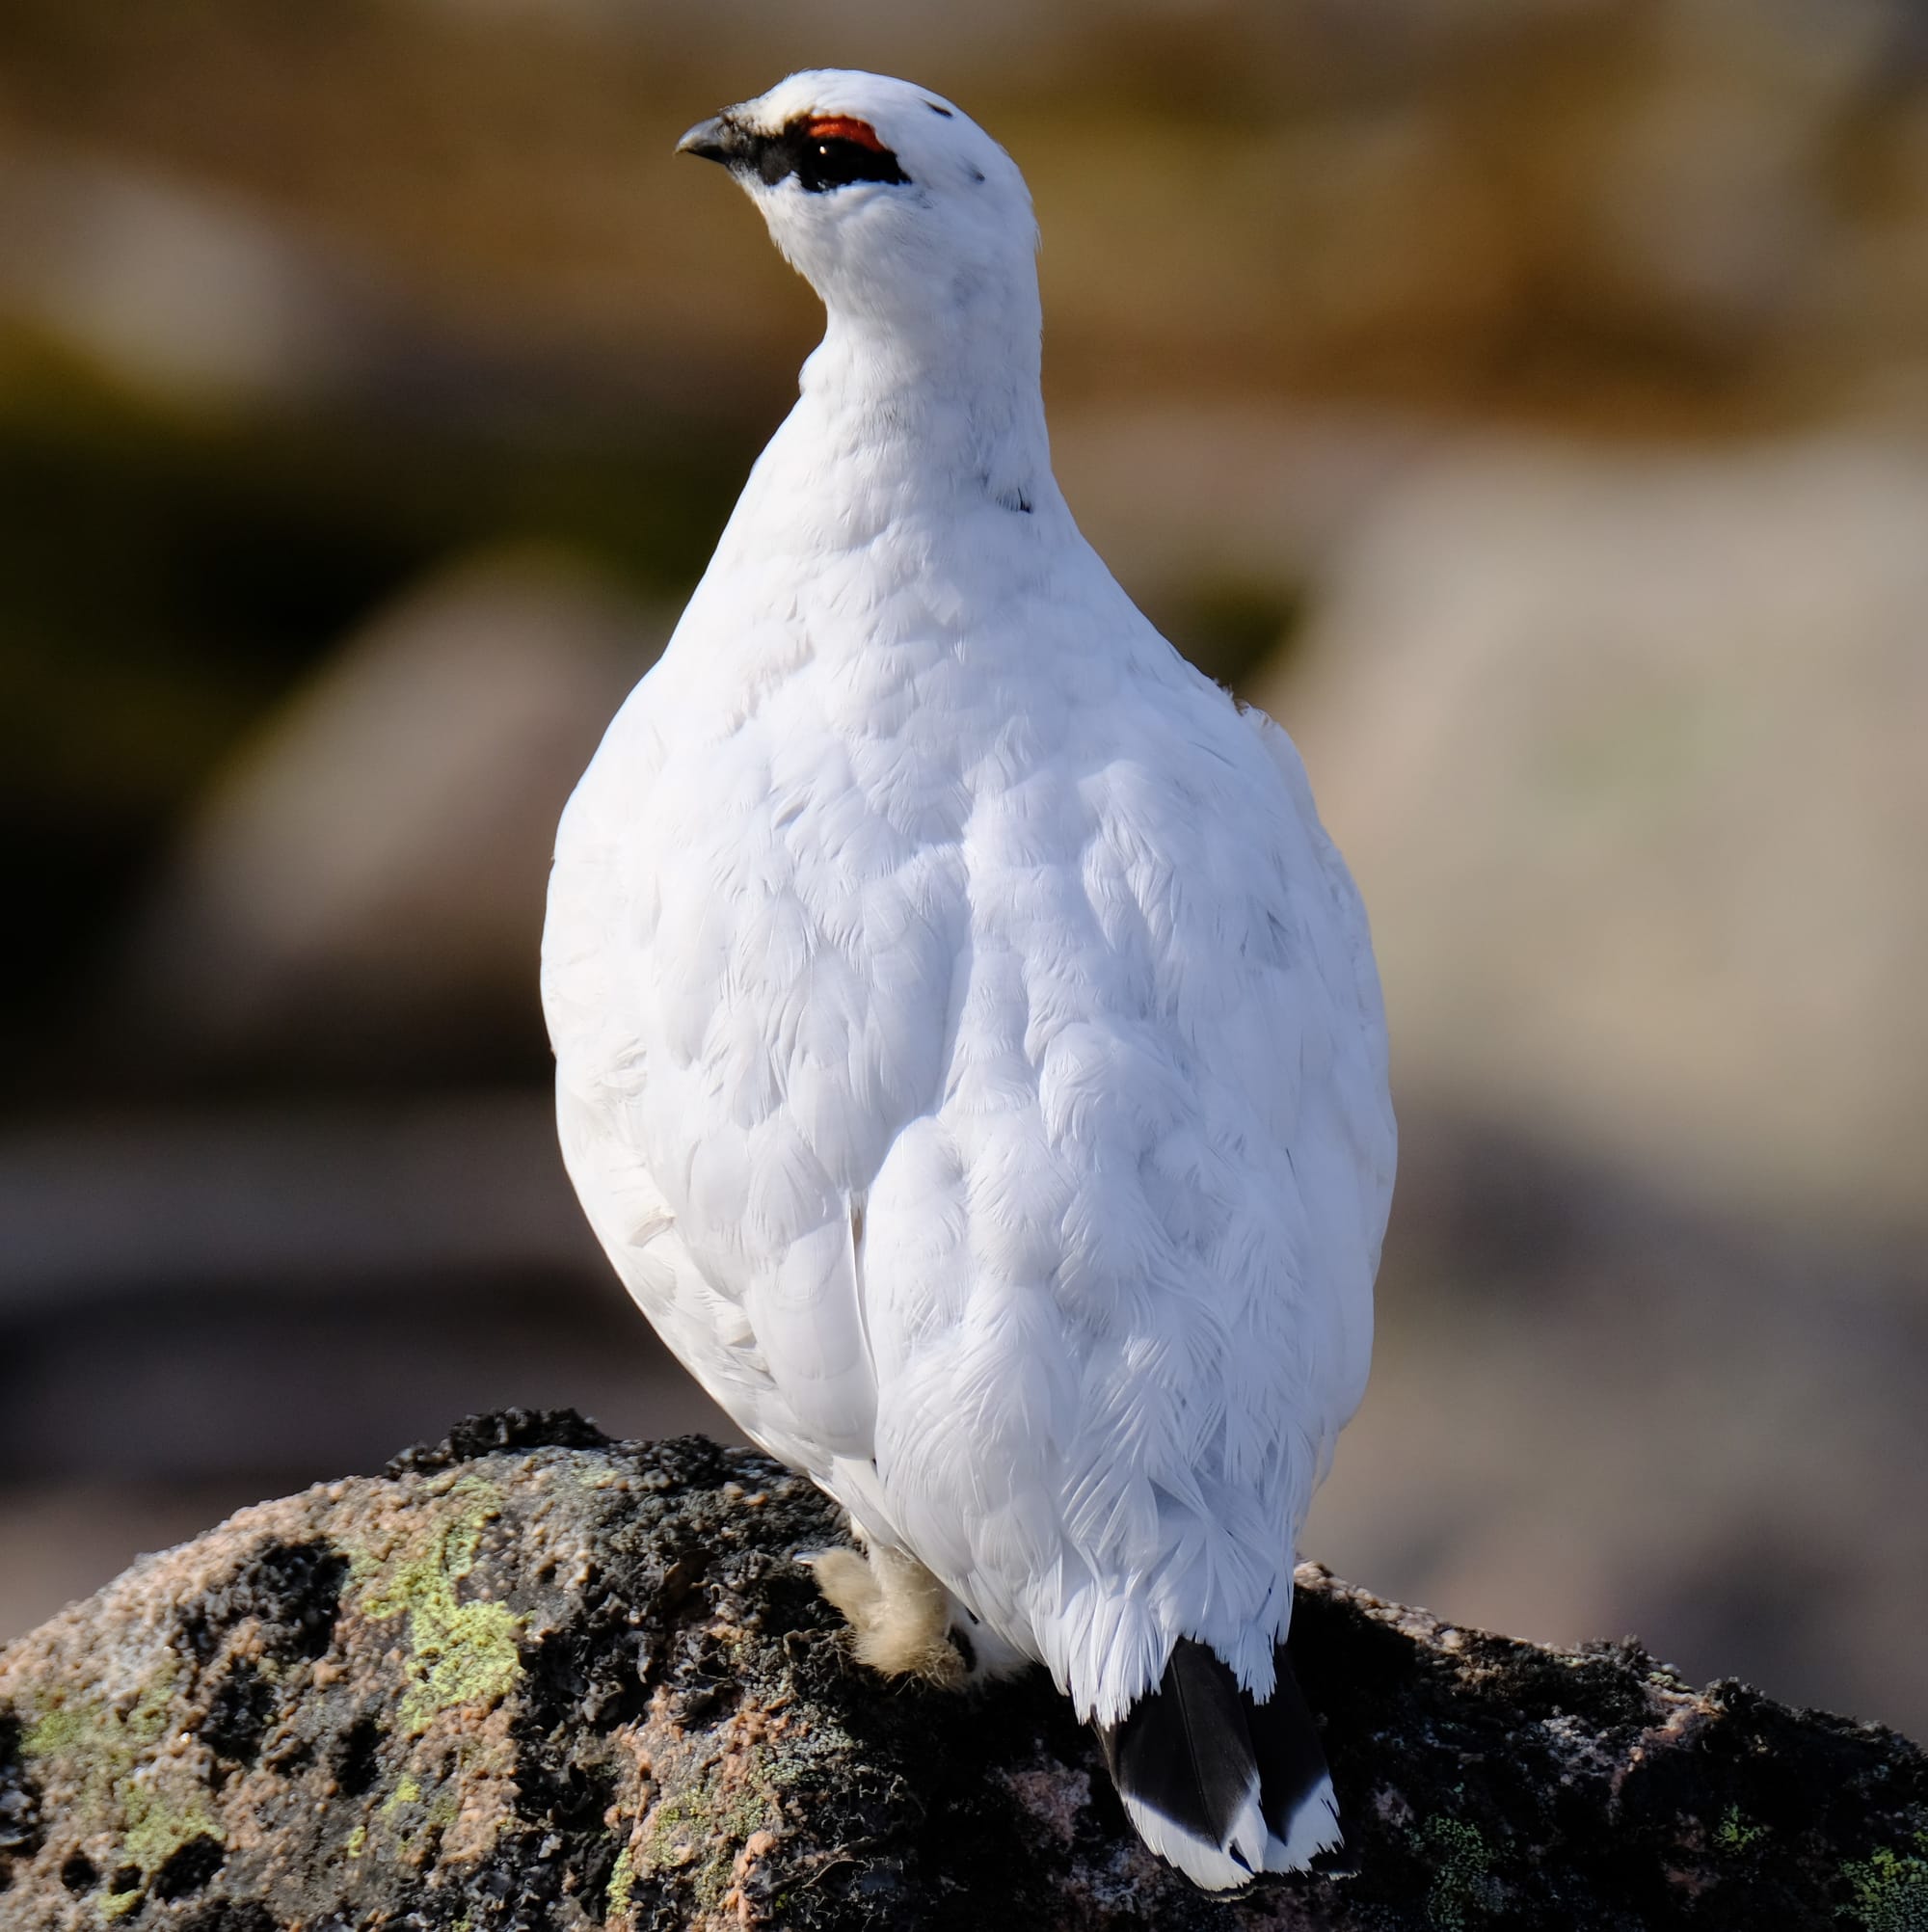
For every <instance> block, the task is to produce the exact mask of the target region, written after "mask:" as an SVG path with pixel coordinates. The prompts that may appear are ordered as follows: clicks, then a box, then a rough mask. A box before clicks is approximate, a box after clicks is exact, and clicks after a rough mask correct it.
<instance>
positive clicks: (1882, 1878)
mask: <svg viewBox="0 0 1928 1932" xmlns="http://www.w3.org/2000/svg"><path fill="white" fill-rule="evenodd" d="M1915 1845H1916V1847H1917V1848H1918V1849H1919V1850H1920V1851H1923V1852H1928V1833H1917V1834H1916V1836H1915ZM1841 1876H1842V1877H1843V1878H1845V1879H1846V1880H1847V1882H1848V1885H1849V1888H1850V1889H1851V1890H1852V1892H1853V1893H1854V1901H1855V1902H1854V1905H1853V1907H1852V1908H1851V1909H1852V1910H1853V1912H1854V1914H1855V1916H1856V1917H1857V1918H1858V1919H1860V1920H1861V1924H1862V1925H1864V1926H1865V1927H1866V1928H1867V1932H1928V1858H1920V1857H1917V1856H1915V1853H1912V1852H1897V1851H1894V1850H1892V1849H1890V1848H1888V1847H1886V1846H1884V1847H1883V1848H1881V1849H1880V1850H1877V1851H1876V1852H1874V1853H1873V1854H1872V1855H1871V1856H1869V1857H1868V1858H1865V1859H1861V1860H1858V1861H1854V1862H1851V1863H1850V1864H1847V1865H1843V1866H1842V1867H1841Z"/></svg>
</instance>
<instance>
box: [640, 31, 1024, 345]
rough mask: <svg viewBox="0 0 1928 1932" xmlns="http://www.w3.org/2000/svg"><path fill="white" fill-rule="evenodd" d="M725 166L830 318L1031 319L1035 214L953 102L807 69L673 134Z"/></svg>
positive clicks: (913, 324)
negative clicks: (706, 119) (678, 134)
mask: <svg viewBox="0 0 1928 1932" xmlns="http://www.w3.org/2000/svg"><path fill="white" fill-rule="evenodd" d="M677 147H678V150H679V151H680V152H682V153H685V154H696V155H700V156H701V157H702V158H703V159H705V160H707V161H717V162H720V163H722V164H723V166H725V167H726V168H728V169H729V170H730V172H731V173H732V174H734V175H735V176H736V180H737V182H738V183H739V184H740V185H741V186H742V187H743V188H744V190H745V191H746V192H747V193H748V194H749V196H750V199H751V200H752V201H755V202H756V204H757V206H758V207H759V208H760V209H761V210H762V212H763V220H764V221H765V222H766V223H767V224H768V225H769V230H770V234H771V237H772V238H773V239H774V240H775V242H776V245H777V247H778V248H779V249H781V250H782V251H783V253H784V255H785V256H786V257H787V258H788V259H789V261H790V263H791V265H792V266H793V267H794V268H795V269H796V270H797V271H798V272H799V273H800V274H801V275H802V276H803V277H804V279H805V280H806V281H807V282H810V284H811V286H812V287H813V288H815V289H816V290H817V293H818V294H819V295H820V296H821V297H822V298H823V301H824V305H825V307H826V308H827V309H829V310H830V312H831V315H832V317H833V319H837V320H844V321H847V322H852V323H856V324H858V325H860V326H861V325H864V324H870V325H882V326H883V327H884V328H885V329H887V330H890V331H892V332H893V333H897V334H914V335H924V334H926V333H927V332H929V331H930V330H932V329H938V330H942V331H954V330H959V329H963V330H967V331H968V330H970V329H973V328H979V327H983V326H985V325H988V324H991V323H993V322H994V321H996V320H1003V321H1004V322H1006V323H1009V322H1012V321H1016V322H1018V323H1019V324H1020V325H1021V326H1022V325H1024V324H1026V323H1027V322H1028V321H1029V326H1030V327H1031V329H1032V330H1034V328H1035V323H1034V321H1030V318H1032V317H1034V315H1035V310H1036V303H1037V277H1036V268H1035V263H1034V259H1033V257H1034V255H1035V253H1036V249H1037V227H1036V223H1035V222H1034V220H1033V219H1032V216H1031V196H1030V194H1029V193H1028V192H1027V190H1026V188H1025V184H1024V177H1023V175H1021V174H1019V173H1018V171H1017V167H1016V164H1015V163H1014V162H1013V161H1012V160H1011V158H1010V156H1009V155H1008V154H1006V153H1005V152H1004V149H1003V148H1000V147H999V146H998V144H997V143H996V142H995V141H993V140H992V139H991V137H990V136H989V135H988V134H986V133H985V132H984V131H983V129H982V128H980V127H979V126H978V125H977V122H976V121H971V120H970V119H969V118H968V117H966V116H965V115H964V114H963V113H961V112H960V111H959V110H958V109H957V108H955V107H953V106H952V105H951V102H949V101H948V100H946V99H944V98H943V97H942V96H941V95H939V94H932V93H931V92H930V91H929V90H928V89H927V88H921V87H913V86H912V85H911V84H910V83H909V82H908V81H900V80H891V79H889V78H887V77H886V76H884V75H882V74H869V73H857V72H851V71H847V70H844V69H839V68H817V69H814V70H812V71H809V72H805V73H797V74H791V75H790V78H789V79H788V80H785V81H780V82H778V84H777V85H776V86H775V87H773V88H772V89H770V91H769V92H768V93H767V94H761V95H759V96H758V98H757V99H755V100H747V101H744V102H743V103H741V105H739V106H736V107H731V108H726V109H724V111H723V112H722V113H721V114H719V115H717V116H716V117H715V118H714V119H713V120H710V121H702V122H700V123H699V124H698V125H697V126H695V127H692V128H691V129H690V130H689V132H688V133H687V134H685V135H684V136H683V139H682V140H681V141H680V142H679V143H678V144H677Z"/></svg>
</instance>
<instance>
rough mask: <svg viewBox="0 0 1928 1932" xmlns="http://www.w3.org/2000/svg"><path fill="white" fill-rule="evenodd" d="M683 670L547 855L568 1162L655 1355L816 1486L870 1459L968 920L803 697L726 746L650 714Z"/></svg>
mask: <svg viewBox="0 0 1928 1932" xmlns="http://www.w3.org/2000/svg"><path fill="white" fill-rule="evenodd" d="M693 655H694V654H691V653H684V654H683V657H682V658H681V659H680V660H679V659H675V658H673V657H671V656H666V657H665V659H664V661H663V665H662V666H660V667H659V668H658V670H657V671H656V672H654V673H652V676H651V679H649V680H645V686H644V687H642V688H639V690H638V693H637V694H636V696H635V697H634V698H633V699H632V700H631V703H630V705H629V707H626V710H625V712H624V713H623V714H619V717H618V719H617V721H616V723H615V724H614V725H613V726H612V727H611V731H610V735H609V738H607V739H606V740H605V742H604V746H603V750H602V751H601V752H599V754H598V756H597V759H596V761H595V762H594V763H593V764H592V765H591V767H590V770H589V772H588V773H587V774H585V777H584V780H583V783H582V785H581V786H580V787H579V788H578V791H577V793H576V797H575V798H574V799H573V800H572V802H571V805H570V809H569V812H568V814H567V815H566V817H565V819H564V823H563V827H562V831H561V833H560V835H559V838H558V846H557V860H556V867H555V872H554V873H553V875H552V879H551V886H550V896H549V929H548V934H547V936H546V942H545V997H546V1005H547V1007H548V1011H549V1025H550V1033H551V1039H552V1042H553V1044H554V1046H555V1050H556V1056H557V1063H558V1081H559V1087H560V1090H561V1105H560V1111H561V1114H562V1118H563V1140H564V1148H565V1154H566V1155H567V1157H568V1159H569V1165H570V1170H571V1174H572V1178H574V1179H575V1181H576V1187H577V1191H578V1193H579V1194H581V1195H582V1197H583V1201H584V1205H585V1208H586V1209H587V1211H588V1214H589V1217H590V1220H591V1221H592V1223H593V1224H594V1225H595V1226H596V1228H597V1231H598V1233H599V1234H600V1235H601V1236H602V1238H603V1244H604V1246H605V1248H608V1250H609V1253H610V1255H611V1258H612V1259H613V1260H614V1261H615V1263H616V1267H617V1269H618V1272H619V1273H620V1274H621V1275H623V1277H624V1279H625V1281H626V1282H627V1283H628V1285H629V1288H630V1291H631V1293H632V1294H633V1295H634V1296H635V1297H636V1299H637V1301H639V1302H640V1303H641V1304H642V1305H643V1307H644V1309H645V1311H646V1312H647V1313H648V1314H649V1315H650V1316H651V1319H652V1320H653V1321H654V1322H655V1323H656V1327H657V1328H658V1329H659V1330H661V1332H662V1333H663V1334H664V1336H665V1339H667V1340H668V1341H669V1342H670V1344H671V1346H672V1347H673V1348H675V1349H676V1351H677V1353H678V1354H679V1355H681V1356H682V1357H683V1360H684V1361H685V1363H686V1364H687V1365H688V1366H689V1367H690V1368H691V1369H692V1370H693V1372H694V1373H695V1374H696V1375H697V1377H698V1379H699V1380H700V1381H702V1382H704V1384H705V1386H706V1387H708V1388H709V1389H710V1392H711V1394H713V1395H714V1396H716V1398H717V1399H718V1400H719V1401H720V1402H721V1403H722V1404H723V1405H724V1406H725V1407H726V1408H727V1409H729V1410H730V1412H731V1413H732V1414H733V1415H734V1416H735V1417H736V1420H737V1421H738V1422H739V1423H740V1424H741V1425H742V1426H743V1427H744V1428H745V1429H746V1430H747V1431H748V1432H749V1433H750V1434H751V1435H752V1436H755V1437H756V1438H757V1439H758V1440H759V1441H761V1442H763V1444H764V1445H765V1446H767V1447H769V1448H770V1449H772V1450H773V1451H774V1452H775V1453H777V1454H779V1455H781V1456H783V1457H785V1458H786V1459H787V1460H789V1461H790V1462H793V1463H795V1464H796V1465H798V1466H800V1467H803V1468H806V1469H808V1470H809V1471H810V1472H811V1473H812V1474H813V1475H816V1476H817V1477H819V1479H825V1480H827V1479H828V1477H829V1473H830V1470H831V1466H832V1464H833V1463H834V1462H837V1461H838V1460H839V1459H855V1460H856V1461H858V1462H862V1463H864V1464H868V1462H869V1459H870V1455H871V1451H872V1439H871V1437H872V1429H873V1424H874V1417H875V1407H876V1387H875V1379H874V1374H873V1368H872V1363H871V1357H870V1345H869V1340H868V1336H867V1333H866V1327H865V1320H866V1317H865V1301H864V1292H863V1263H862V1248H863V1241H864V1216H865V1204H866V1197H867V1194H868V1191H869V1189H870V1185H871V1183H872V1182H873V1180H874V1178H875V1176H876V1174H877V1172H878V1170H879V1168H880V1167H881V1166H882V1164H883V1161H884V1159H885V1157H886V1155H887V1153H888V1150H889V1149H890V1147H891V1145H892V1142H893V1140H894V1139H895V1138H896V1136H897V1133H898V1132H899V1131H900V1130H901V1128H902V1127H903V1126H904V1125H905V1124H906V1123H907V1122H909V1121H910V1120H913V1119H915V1118H917V1117H918V1116H919V1115H920V1114H923V1113H924V1112H925V1111H926V1110H927V1109H928V1107H929V1105H930V1104H931V1100H932V1097H933V1095H934V1094H935V1092H936V1090H937V1087H938V1085H939V1076H938V1063H939V1059H940V1055H941V1053H942V1048H943V1041H944V1034H945V1016H946V1009H947V1005H948V1001H949V986H950V977H951V956H952V951H953V947H954V939H953V937H952V936H951V929H950V928H951V926H954V920H953V919H951V918H950V916H949V915H947V914H946V912H945V911H944V906H945V903H946V901H947V899H951V900H954V899H959V898H960V895H958V894H956V893H955V892H954V891H947V889H946V885H945V882H944V880H943V879H942V878H941V877H940V876H939V873H940V872H942V871H943V868H944V866H945V863H946V861H945V851H946V849H947V848H946V847H945V845H944V844H943V842H941V841H939V842H935V843H930V844H926V843H925V842H922V841H920V840H918V839H916V838H914V837H912V836H909V835H908V834H906V832H905V831H904V830H903V828H902V827H901V826H898V825H894V824H893V823H892V822H890V818H889V815H888V814H887V813H885V814H880V813H879V812H878V811H877V810H876V809H875V808H874V801H873V799H872V797H871V795H870V793H867V792H866V791H865V790H864V788H862V787H861V786H859V785H857V784H856V783H854V782H853V778H852V774H851V772H850V770H849V769H848V760H849V757H850V753H849V752H848V750H847V748H846V747H845V746H844V744H843V743H842V742H840V741H839V740H838V739H837V738H835V737H834V736H833V735H831V734H829V733H827V732H826V730H825V729H824V727H823V723H822V719H821V692H820V690H819V689H817V685H816V684H815V683H814V681H813V680H812V679H811V678H810V677H809V676H808V675H807V674H800V675H799V676H798V677H797V678H795V679H794V680H790V681H786V680H784V679H773V680H772V681H771V683H770V684H769V686H768V687H767V688H766V689H765V690H764V691H763V693H762V695H761V697H760V700H759V705H758V708H757V709H756V710H755V711H754V714H753V715H749V716H747V717H746V716H744V715H741V714H737V715H733V716H729V717H726V718H722V719H721V721H720V722H717V721H715V713H713V712H712V711H710V710H706V708H705V705H704V702H703V700H702V696H701V694H700V693H699V694H698V696H697V697H696V698H695V699H694V700H691V699H689V698H688V696H687V693H686V692H685V691H684V690H683V689H681V688H679V687H678V686H677V685H676V684H668V685H667V688H664V689H661V690H657V691H652V690H650V689H648V688H647V687H648V686H649V685H650V684H651V683H652V682H653V681H654V680H656V679H659V678H663V676H664V673H665V672H666V671H667V672H668V673H669V674H670V677H671V678H672V679H673V678H676V677H689V676H691V675H693V674H692V673H690V672H689V671H688V670H687V669H686V668H685V667H686V666H687V665H688V664H689V663H690V662H691V661H692V658H693ZM700 668H701V667H700V664H699V665H698V669H699V671H700ZM659 718H660V719H669V718H674V719H675V720H676V724H677V727H678V729H677V731H676V733H675V734H674V735H673V737H672V738H671V739H670V741H665V738H664V734H663V733H662V732H661V731H660V730H658V728H657V723H656V720H657V719H659ZM870 1526H871V1527H873V1528H878V1529H883V1528H885V1527H886V1526H885V1525H881V1524H871V1525H870Z"/></svg>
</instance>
